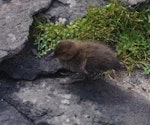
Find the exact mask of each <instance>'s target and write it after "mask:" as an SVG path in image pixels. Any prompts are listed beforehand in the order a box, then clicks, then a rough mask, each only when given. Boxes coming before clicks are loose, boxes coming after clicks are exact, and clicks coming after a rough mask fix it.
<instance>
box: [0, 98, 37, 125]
mask: <svg viewBox="0 0 150 125" xmlns="http://www.w3.org/2000/svg"><path fill="white" fill-rule="evenodd" d="M0 125H34V124H33V123H32V122H30V121H29V120H28V119H25V118H24V117H23V116H22V114H20V113H19V112H18V111H17V110H16V109H15V108H14V107H13V106H11V105H9V104H8V103H7V102H5V101H2V100H1V101H0Z"/></svg>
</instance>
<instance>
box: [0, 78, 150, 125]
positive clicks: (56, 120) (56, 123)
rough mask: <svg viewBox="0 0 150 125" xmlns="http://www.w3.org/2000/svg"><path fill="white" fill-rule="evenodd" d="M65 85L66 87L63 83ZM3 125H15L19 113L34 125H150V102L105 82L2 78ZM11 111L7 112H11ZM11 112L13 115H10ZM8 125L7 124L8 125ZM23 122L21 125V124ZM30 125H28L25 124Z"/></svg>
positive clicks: (1, 119) (0, 118) (1, 120)
mask: <svg viewBox="0 0 150 125" xmlns="http://www.w3.org/2000/svg"><path fill="white" fill-rule="evenodd" d="M62 83H63V84H62ZM0 98H1V100H4V101H3V102H1V103H0V114H1V115H0V124H3V125H5V124H6V125H10V124H9V123H10V122H11V120H12V119H11V117H8V118H7V120H5V119H6V118H5V119H4V116H5V113H6V112H7V109H6V108H4V109H2V108H3V107H4V106H3V105H4V104H5V103H6V102H7V104H5V106H7V105H9V106H10V107H9V108H15V109H17V112H16V110H12V109H11V110H9V111H8V112H7V113H10V115H13V113H16V116H15V117H14V119H15V120H14V121H13V122H16V124H14V125H24V122H25V121H24V120H23V121H20V124H18V119H20V116H18V115H19V114H22V116H23V117H24V118H26V120H27V119H28V121H29V122H31V123H33V124H34V125H149V123H150V119H149V116H150V102H148V101H147V100H145V99H144V98H143V97H142V96H140V95H139V94H137V93H133V91H131V90H126V91H124V90H122V89H121V88H119V87H117V86H116V85H115V84H114V83H112V82H111V83H109V82H106V81H104V80H102V79H100V80H97V81H82V82H76V83H74V84H69V81H68V80H67V79H66V78H53V79H50V78H47V79H39V80H35V81H33V82H31V81H30V82H28V81H12V80H11V81H9V80H5V79H1V85H0ZM9 108H8V109H9ZM10 111H12V112H10ZM12 117H13V116H12ZM7 123H8V124H7ZM21 123H22V124H21ZM11 125H12V124H11ZM26 125H29V124H26Z"/></svg>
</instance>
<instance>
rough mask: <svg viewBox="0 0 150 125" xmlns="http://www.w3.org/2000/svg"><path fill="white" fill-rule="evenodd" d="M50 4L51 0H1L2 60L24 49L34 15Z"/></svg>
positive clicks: (0, 57) (0, 37) (0, 43)
mask: <svg viewBox="0 0 150 125" xmlns="http://www.w3.org/2000/svg"><path fill="white" fill-rule="evenodd" d="M50 4H51V0H1V1H0V61H2V60H3V59H4V58H6V57H10V56H13V55H14V54H17V53H18V52H19V51H21V50H22V48H23V45H24V43H25V42H26V41H27V39H28V35H29V27H30V25H31V24H32V21H33V19H32V16H33V15H34V14H35V13H37V12H38V11H40V10H42V9H44V8H45V9H46V8H47V7H49V5H50Z"/></svg>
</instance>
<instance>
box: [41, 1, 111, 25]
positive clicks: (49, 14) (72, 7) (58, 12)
mask: <svg viewBox="0 0 150 125" xmlns="http://www.w3.org/2000/svg"><path fill="white" fill-rule="evenodd" d="M106 3H108V2H106V1H104V0H92V1H91V0H82V1H81V0H55V1H54V2H53V4H52V6H51V7H50V8H49V10H48V11H46V12H45V13H44V14H41V17H43V18H44V19H45V18H46V19H48V20H52V21H58V22H63V23H69V22H71V21H73V20H75V19H77V18H79V17H83V16H85V15H86V13H87V8H88V7H89V6H102V5H106Z"/></svg>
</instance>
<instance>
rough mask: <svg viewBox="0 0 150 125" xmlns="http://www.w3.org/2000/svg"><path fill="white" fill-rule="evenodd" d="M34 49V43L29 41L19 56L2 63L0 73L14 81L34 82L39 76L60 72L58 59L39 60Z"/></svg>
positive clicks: (43, 58) (44, 58)
mask: <svg viewBox="0 0 150 125" xmlns="http://www.w3.org/2000/svg"><path fill="white" fill-rule="evenodd" d="M33 49H34V46H33V41H29V42H28V43H27V44H26V46H25V48H24V49H23V50H22V51H21V52H20V53H19V54H17V55H15V56H13V57H12V58H9V59H7V60H4V61H3V62H2V63H1V67H0V71H3V72H5V73H7V74H8V75H9V76H10V77H12V78H14V79H24V80H33V79H35V78H36V77H37V76H39V75H46V74H54V73H56V72H57V71H58V69H59V68H60V67H61V65H60V63H59V61H58V59H56V58H51V57H49V58H46V57H42V58H37V57H36V56H35V55H34V53H33V51H32V50H33Z"/></svg>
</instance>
